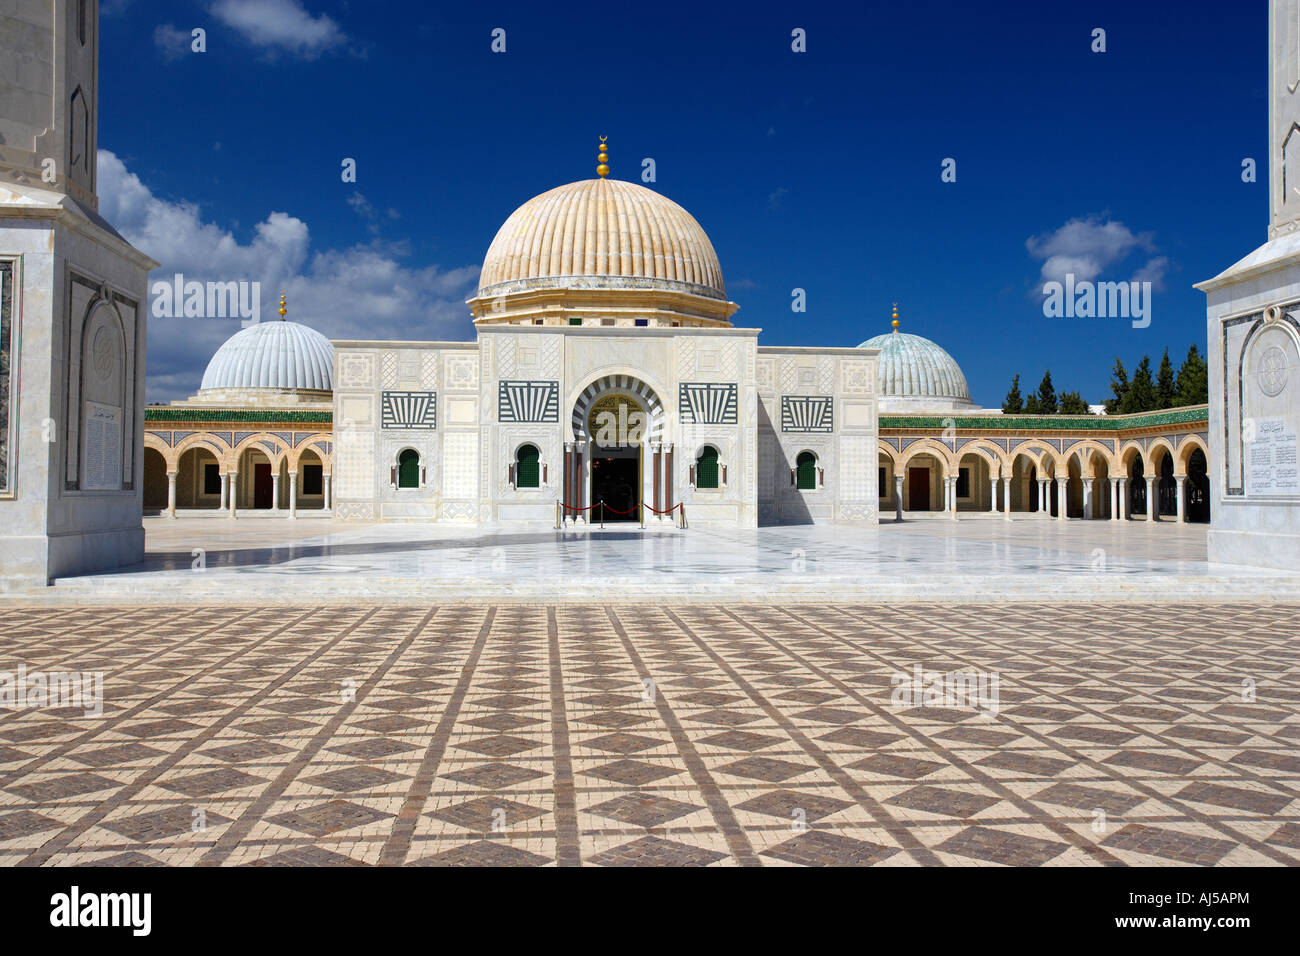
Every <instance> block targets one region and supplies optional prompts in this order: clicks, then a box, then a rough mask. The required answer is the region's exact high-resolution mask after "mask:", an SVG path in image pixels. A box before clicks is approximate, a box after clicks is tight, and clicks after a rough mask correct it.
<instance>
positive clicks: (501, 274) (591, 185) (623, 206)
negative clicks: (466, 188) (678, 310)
mask: <svg viewBox="0 0 1300 956" xmlns="http://www.w3.org/2000/svg"><path fill="white" fill-rule="evenodd" d="M600 280H615V281H617V282H618V283H619V284H620V285H621V287H623V288H661V289H670V290H681V291H688V292H692V293H694V294H696V295H704V296H707V297H709V298H715V299H724V300H725V299H726V288H725V287H724V286H723V283H722V267H721V266H720V265H719V264H718V256H717V254H716V253H715V252H714V251H713V244H712V243H710V242H709V237H708V236H707V235H706V234H705V232H704V230H703V229H702V228H700V224H699V223H698V222H696V221H695V220H694V218H692V217H691V214H690V213H688V212H687V211H686V210H685V209H683V208H682V207H681V206H679V205H677V203H675V202H673V201H672V200H671V199H668V198H667V197H665V196H661V195H660V194H659V193H657V192H655V191H654V190H652V189H647V188H646V187H644V186H641V185H638V184H637V183H629V182H624V181H623V180H619V179H586V180H582V181H581V182H576V183H569V184H568V185H567V186H559V187H557V188H555V189H552V190H549V191H548V192H544V193H542V194H541V195H540V196H535V197H533V198H532V199H530V200H528V202H526V203H524V204H523V205H522V206H520V207H519V208H518V209H516V210H515V211H514V212H513V213H511V214H510V218H508V219H507V220H506V221H505V223H504V224H503V225H502V226H501V229H500V231H498V232H497V235H496V238H495V239H493V240H492V245H491V246H490V247H489V248H488V252H487V256H486V257H485V258H484V260H483V271H482V274H481V275H480V277H479V295H480V296H485V297H486V296H491V295H495V294H498V293H499V292H500V291H507V292H515V291H521V290H525V289H548V288H551V289H553V288H562V289H563V288H590V287H602V286H601V285H600ZM606 284H608V283H606Z"/></svg>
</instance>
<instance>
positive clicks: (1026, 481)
mask: <svg viewBox="0 0 1300 956" xmlns="http://www.w3.org/2000/svg"><path fill="white" fill-rule="evenodd" d="M218 414H219V415H220V417H221V419H222V420H220V421H212V422H209V421H203V422H197V421H189V420H183V419H179V418H177V415H176V413H173V412H171V410H170V409H146V413H145V426H146V431H145V442H144V445H145V481H144V507H145V510H146V512H153V513H163V514H168V515H173V516H174V515H175V514H176V513H177V512H178V511H181V512H189V511H208V512H216V511H220V512H225V513H227V514H230V515H232V516H233V515H235V514H238V512H240V511H257V512H265V513H271V514H281V515H284V516H288V517H294V516H297V514H298V513H299V512H304V511H305V512H309V513H310V512H313V511H314V512H317V513H330V512H331V510H332V501H331V493H330V481H331V474H332V471H333V467H332V464H333V440H332V435H331V431H332V428H331V423H330V418H331V416H330V414H329V413H328V412H297V413H291V412H286V413H282V414H287V415H289V416H291V417H292V418H293V420H292V421H278V420H277V421H270V420H268V419H269V418H271V415H270V414H268V413H266V412H262V413H258V412H253V411H247V410H229V411H227V412H224V413H218ZM1207 417H1208V416H1207V412H1206V409H1205V407H1204V406H1198V407H1194V408H1188V409H1175V410H1172V411H1168V412H1160V413H1145V414H1140V415H1129V416H1117V417H1114V418H1110V417H1107V418H1101V419H1096V420H1093V421H1090V422H1088V424H1089V425H1090V426H1092V427H1089V428H1082V427H1080V425H1079V421H1080V420H1079V419H1070V418H1065V417H1061V418H1057V419H1053V418H1051V417H1047V416H1042V417H1038V416H1035V417H1033V418H1030V417H1028V416H1023V417H1016V418H1010V417H1008V418H1006V419H999V418H998V417H995V416H989V415H983V416H978V417H977V416H969V415H967V416H963V415H960V414H958V415H955V416H951V417H948V418H939V417H917V416H911V417H903V416H888V415H882V416H881V417H880V430H879V438H878V449H879V455H878V480H879V483H880V487H879V496H880V499H879V509H880V516H881V519H882V520H888V519H889V518H890V517H891V516H892V517H894V518H895V519H900V520H901V519H903V518H904V517H906V516H911V517H918V516H921V515H926V514H928V515H948V516H952V517H958V516H961V515H968V516H974V515H977V514H984V515H988V514H1001V515H1002V516H1003V517H1007V518H1010V517H1012V516H1014V515H1029V514H1037V515H1042V516H1044V517H1047V516H1050V517H1053V518H1084V519H1093V520H1116V521H1118V520H1126V519H1135V520H1146V521H1158V520H1161V519H1171V520H1177V521H1186V522H1208V521H1209V520H1210V480H1209V469H1208V468H1207V451H1208V442H1207V438H1206V432H1205V428H1206V419H1207ZM254 419H256V420H254ZM1003 421H1005V425H1006V426H1009V427H1004V428H1001V429H999V428H997V427H996V425H998V424H1002V423H1003ZM1098 425H1104V426H1106V427H1104V428H1098V427H1096V426H1098ZM1024 426H1029V427H1024ZM945 427H946V428H947V430H946V431H945ZM520 455H521V457H520V458H519V459H518V460H517V461H516V468H517V471H516V475H517V480H518V481H520V482H521V483H523V484H527V485H530V486H531V482H533V481H535V480H536V479H535V478H534V474H533V473H534V472H535V471H536V470H537V467H538V466H537V458H536V447H535V446H534V445H531V444H526V445H523V446H521V451H520ZM716 456H717V451H716V449H714V448H712V446H705V447H704V448H703V450H702V451H701V456H700V459H699V460H697V461H696V462H695V470H696V475H697V480H702V481H703V482H704V483H705V484H708V483H709V481H710V480H712V477H713V473H714V469H716V468H718V463H717V458H716ZM399 464H400V463H399ZM411 467H412V469H413V466H411ZM399 478H400V476H399ZM395 480H396V479H395ZM619 510H626V508H620V509H619Z"/></svg>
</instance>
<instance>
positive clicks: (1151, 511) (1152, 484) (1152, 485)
mask: <svg viewBox="0 0 1300 956" xmlns="http://www.w3.org/2000/svg"><path fill="white" fill-rule="evenodd" d="M1157 504H1158V503H1157V502H1156V479H1155V475H1148V476H1147V520H1148V521H1155V520H1157V518H1156V507H1157Z"/></svg>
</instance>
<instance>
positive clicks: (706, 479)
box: [695, 445, 718, 488]
mask: <svg viewBox="0 0 1300 956" xmlns="http://www.w3.org/2000/svg"><path fill="white" fill-rule="evenodd" d="M695 487H696V488H716V487H718V450H717V449H716V448H714V447H713V446H712V445H705V446H704V448H703V449H702V450H701V451H700V457H699V458H696V459H695Z"/></svg>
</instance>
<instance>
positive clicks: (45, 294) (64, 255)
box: [0, 3, 156, 590]
mask: <svg viewBox="0 0 1300 956" xmlns="http://www.w3.org/2000/svg"><path fill="white" fill-rule="evenodd" d="M97 23H98V21H97V16H96V5H95V4H93V3H87V4H64V3H59V4H50V3H46V4H20V5H19V6H18V8H16V9H13V10H10V11H8V12H6V13H4V14H2V15H0V51H3V52H4V54H5V56H4V57H3V58H0V59H3V62H4V64H5V66H4V67H3V70H4V77H3V78H4V83H5V88H6V97H7V99H6V103H9V102H10V101H11V100H12V102H13V103H14V104H15V109H14V110H13V111H12V112H11V111H8V110H6V111H5V117H4V119H3V122H0V142H3V144H4V146H3V148H0V313H2V314H0V325H2V327H3V334H0V350H3V362H0V365H2V366H3V369H4V373H5V374H4V375H3V381H2V382H0V433H3V444H2V445H0V589H6V590H10V589H14V590H16V589H21V588H24V587H28V586H31V585H32V584H45V583H47V582H48V581H49V580H50V579H52V578H54V577H58V576H61V575H66V574H74V573H80V572H87V571H93V570H99V569H104V568H112V567H117V566H120V565H124V564H131V563H134V562H136V561H139V560H140V559H141V558H142V557H143V555H144V531H143V528H142V526H141V522H140V513H141V484H142V455H141V454H140V450H141V442H142V433H143V416H144V347H145V295H146V279H147V276H148V270H149V269H150V268H151V267H153V266H155V265H156V263H154V262H153V261H152V260H151V259H149V258H148V257H147V256H144V255H142V254H141V253H140V252H138V251H136V250H135V249H133V248H132V247H131V246H130V245H129V244H128V243H127V242H126V241H125V240H123V239H122V237H121V236H119V235H118V234H117V233H116V232H114V231H113V229H112V227H111V226H109V225H108V224H107V223H106V222H104V220H103V219H101V218H100V216H99V214H98V212H97V206H98V200H97V197H96V195H95V143H96V136H97V129H96V116H97V109H96V108H97V91H96V85H97V84H96V55H97V54H96V50H97V37H96V35H95V33H96V28H97ZM33 37H35V38H37V39H39V40H40V41H41V42H33ZM47 53H48V54H49V55H48V56H47ZM11 54H12V57H11Z"/></svg>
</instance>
